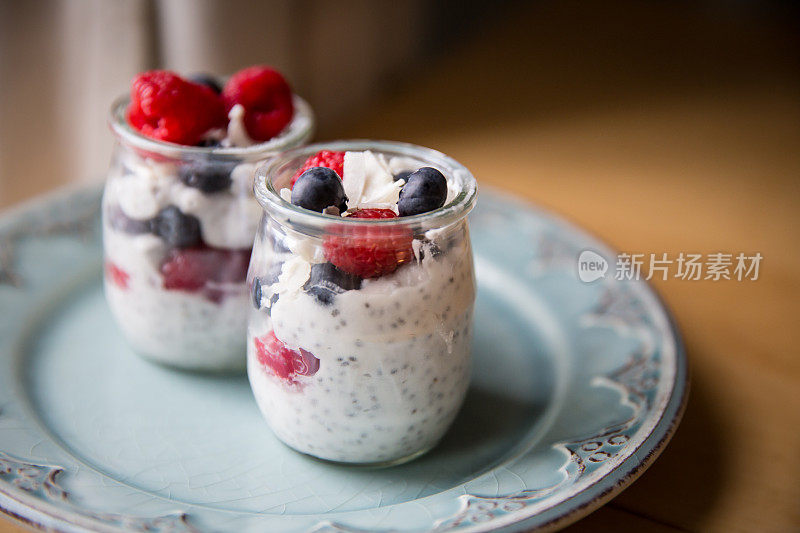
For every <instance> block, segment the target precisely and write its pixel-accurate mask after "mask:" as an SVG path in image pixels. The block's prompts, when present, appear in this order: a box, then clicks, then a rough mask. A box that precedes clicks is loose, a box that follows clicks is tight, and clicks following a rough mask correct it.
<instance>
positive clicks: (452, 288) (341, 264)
mask: <svg viewBox="0 0 800 533" xmlns="http://www.w3.org/2000/svg"><path fill="white" fill-rule="evenodd" d="M320 168H322V169H324V170H319V169H320ZM426 169H427V170H426ZM340 174H341V179H340V177H339V176H340ZM334 179H335V180H339V181H338V183H337V182H336V181H333V180H334ZM337 185H338V187H337ZM315 187H316V189H315ZM340 189H341V190H340ZM320 191H322V192H324V193H325V194H322V197H323V200H322V201H321V203H320V202H318V201H317V200H318V199H319V198H320V195H319V194H315V193H318V192H320ZM331 191H332V192H331ZM475 194H476V186H475V181H474V178H473V177H472V175H471V174H470V173H469V171H467V170H466V169H465V168H464V167H463V166H461V165H460V164H458V163H457V162H456V161H454V160H452V159H451V158H449V157H447V156H444V155H443V154H440V153H438V152H435V151H433V150H428V149H425V148H422V147H418V146H413V145H407V144H402V143H389V142H380V141H341V142H338V143H330V144H326V145H318V146H311V147H306V148H303V149H299V150H293V151H291V152H289V153H287V154H284V155H282V156H281V157H280V158H278V159H276V160H274V161H272V162H270V163H269V164H268V165H266V166H265V167H262V168H261V169H259V171H258V172H257V174H256V196H257V198H258V199H259V201H260V202H261V204H262V206H263V207H264V215H263V218H262V221H261V225H260V227H259V232H258V235H257V237H256V241H255V246H254V250H253V256H252V258H251V263H250V270H249V274H248V284H249V286H250V290H251V312H250V318H249V326H248V336H247V338H248V343H247V350H248V356H247V370H248V376H249V378H250V384H251V386H252V389H253V392H254V395H255V398H256V401H257V403H258V405H259V408H260V409H261V412H262V413H263V415H264V417H265V418H266V420H267V422H268V423H269V425H270V427H271V428H272V430H273V431H274V433H275V434H276V435H277V436H278V438H280V439H281V440H282V441H283V442H284V443H286V444H288V445H289V446H291V447H292V448H294V449H296V450H299V451H301V452H303V453H307V454H310V455H313V456H316V457H319V458H322V459H327V460H331V461H337V462H343V463H358V464H379V465H380V464H397V463H399V462H404V461H405V460H409V459H411V458H414V457H417V456H418V455H420V454H422V453H424V452H425V451H427V450H429V449H431V448H432V447H433V446H435V445H436V443H437V442H438V441H439V440H440V439H441V438H442V436H443V435H444V433H445V432H446V431H447V429H448V427H449V426H450V425H451V423H452V422H453V419H454V418H455V416H456V414H457V413H458V410H459V409H460V407H461V404H462V403H463V400H464V397H465V394H466V391H467V387H468V385H469V375H470V350H471V338H472V312H473V304H474V299H475V278H474V271H473V260H472V252H471V248H470V242H469V231H468V227H467V219H466V214H467V213H468V212H469V210H470V209H471V207H472V205H473V203H474V200H475ZM325 195H327V197H326V196H325ZM314 202H317V203H316V205H314ZM342 202H344V203H342ZM326 204H327V205H326ZM306 206H310V207H306ZM312 208H316V209H319V211H318V212H316V213H314V212H312Z"/></svg>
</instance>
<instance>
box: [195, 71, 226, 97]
mask: <svg viewBox="0 0 800 533" xmlns="http://www.w3.org/2000/svg"><path fill="white" fill-rule="evenodd" d="M189 80H191V81H193V82H195V83H199V84H200V85H205V86H206V87H210V88H211V90H212V91H214V92H215V93H217V94H220V93H221V92H222V85H221V84H220V82H219V80H218V79H217V78H216V77H215V76H212V75H211V74H205V73H203V72H200V73H197V74H192V75H191V76H189Z"/></svg>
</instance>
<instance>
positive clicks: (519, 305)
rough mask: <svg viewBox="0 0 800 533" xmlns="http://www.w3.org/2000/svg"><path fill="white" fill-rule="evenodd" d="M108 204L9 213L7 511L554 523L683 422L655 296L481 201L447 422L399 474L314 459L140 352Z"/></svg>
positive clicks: (2, 264) (236, 403)
mask: <svg viewBox="0 0 800 533" xmlns="http://www.w3.org/2000/svg"><path fill="white" fill-rule="evenodd" d="M99 201H100V190H99V189H97V188H89V189H78V190H72V191H68V192H62V193H59V194H56V195H54V196H50V197H46V198H44V199H41V200H37V201H35V202H33V203H31V204H28V205H27V206H25V207H22V208H20V209H16V210H14V211H11V212H9V213H7V214H5V215H4V216H3V217H2V218H0V317H2V318H1V319H0V507H1V508H3V509H4V510H5V511H6V512H8V513H10V514H13V515H16V516H18V517H21V518H23V519H24V520H27V521H29V522H31V523H33V524H36V525H39V526H41V527H45V528H56V529H58V530H63V531H84V530H102V531H109V530H119V529H124V530H146V531H220V530H227V531H309V530H311V531H347V532H352V531H364V530H366V531H398V530H401V531H429V530H435V531H446V530H459V531H462V530H463V531H485V530H490V529H507V530H520V529H530V528H544V529H553V528H556V527H560V526H563V525H566V524H567V523H569V522H572V521H574V520H577V519H578V518H579V517H581V516H583V515H585V514H587V513H589V512H590V511H592V510H593V509H595V508H596V507H598V506H600V505H601V504H602V503H604V502H605V501H607V500H608V499H609V498H611V497H612V496H614V495H615V494H616V493H618V492H619V491H620V490H622V489H623V488H624V487H625V486H626V485H628V484H629V483H630V482H631V481H633V480H634V479H635V478H636V477H637V476H638V475H639V474H641V473H642V471H643V470H644V469H645V468H646V467H647V466H648V465H649V464H650V463H651V462H652V461H653V460H654V459H655V458H656V456H657V455H658V454H659V452H660V451H661V450H662V449H663V447H664V446H665V444H666V443H667V441H668V440H669V438H670V436H671V435H672V433H673V431H674V430H675V427H676V425H677V423H678V420H679V418H680V415H681V412H682V409H683V405H684V402H685V399H686V391H687V389H686V387H687V385H686V359H685V355H684V352H683V348H682V346H681V341H680V338H679V336H678V333H677V331H676V330H675V325H674V324H673V323H672V321H671V319H670V317H669V314H668V313H667V311H666V310H665V309H664V306H663V305H662V304H661V302H660V301H659V300H658V298H657V297H656V296H655V294H654V293H653V291H652V290H651V289H650V288H649V287H648V286H647V285H646V284H645V283H644V282H630V281H626V282H622V281H615V280H614V279H613V275H607V276H606V278H601V279H599V280H597V281H594V282H592V283H584V282H582V281H580V280H579V279H578V275H577V258H578V255H579V254H580V252H581V251H583V250H585V249H591V250H593V251H595V252H597V253H599V254H600V255H602V256H605V257H606V258H609V259H610V258H613V253H612V252H611V251H610V250H608V249H607V248H606V247H605V246H604V245H603V244H601V243H599V242H598V241H597V240H595V239H593V238H592V237H590V236H588V235H587V234H585V233H584V232H582V231H580V230H578V229H576V228H575V227H574V226H572V225H570V224H568V223H565V222H564V221H562V220H560V219H558V218H556V217H554V216H553V215H551V214H548V213H545V212H542V211H540V210H538V209H536V208H534V207H531V206H528V205H524V204H521V203H518V202H516V201H514V200H512V199H510V198H507V197H504V196H501V195H499V194H497V193H492V192H482V194H481V197H480V200H479V203H478V207H477V208H476V209H475V211H474V212H473V214H472V215H471V229H472V239H473V243H474V248H475V252H476V259H475V260H476V266H477V273H478V285H479V291H478V302H477V308H476V318H475V322H476V324H475V346H474V355H475V364H474V375H473V382H472V387H471V389H470V392H469V395H468V397H467V401H466V404H465V405H464V408H463V410H462V412H461V414H460V415H459V417H458V419H457V420H456V423H455V425H454V427H453V428H452V429H451V431H450V432H449V433H448V434H447V436H446V437H445V440H444V441H443V442H442V443H441V444H440V445H439V446H438V447H437V448H436V449H434V450H433V451H432V452H430V453H429V454H427V455H425V456H424V457H422V458H420V459H418V460H416V461H413V462H411V463H409V464H406V465H403V466H399V467H394V468H388V469H383V470H376V469H363V468H352V467H350V468H348V467H342V466H334V465H331V464H327V463H323V462H319V461H316V460H314V459H311V458H309V457H306V456H303V455H300V454H298V453H295V452H293V451H291V450H289V449H288V448H286V447H285V446H283V445H282V444H280V443H279V442H278V441H277V440H276V439H275V437H273V436H272V434H271V433H270V431H269V429H268V428H267V426H266V424H265V423H264V422H263V421H262V419H261V416H260V415H259V412H258V409H257V407H256V404H255V402H254V401H253V399H252V397H251V395H250V389H249V387H248V384H247V380H246V378H245V377H229V378H215V377H209V376H200V375H193V374H183V373H178V372H174V371H170V370H166V369H164V368H161V367H158V366H154V365H152V364H149V363H147V362H145V361H143V360H141V359H139V358H138V357H136V356H135V355H134V354H133V353H131V351H130V350H129V349H128V348H127V347H126V345H125V343H124V342H123V340H122V337H121V336H120V333H119V331H118V330H117V327H116V326H115V324H114V322H113V321H112V319H111V317H110V316H109V312H108V309H107V308H106V304H105V301H104V299H103V293H102V289H101V281H100V280H101V243H100V234H99V220H98V213H99ZM610 264H611V265H613V264H614V263H613V261H612V262H611V263H610ZM611 270H612V272H610V274H613V266H612V267H611Z"/></svg>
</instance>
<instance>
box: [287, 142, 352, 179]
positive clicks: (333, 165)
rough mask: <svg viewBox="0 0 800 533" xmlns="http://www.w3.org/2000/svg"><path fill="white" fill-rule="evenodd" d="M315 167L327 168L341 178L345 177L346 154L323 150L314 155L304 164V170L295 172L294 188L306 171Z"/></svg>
mask: <svg viewBox="0 0 800 533" xmlns="http://www.w3.org/2000/svg"><path fill="white" fill-rule="evenodd" d="M313 167H326V168H330V169H333V171H334V172H336V174H338V175H339V176H344V152H332V151H330V150H322V151H320V152H317V153H316V154H314V155H312V156H311V157H309V158H308V159H306V162H305V163H303V166H302V168H300V170H298V171H297V172H295V174H294V176H293V177H292V187H294V184H295V183H296V182H297V179H298V178H299V177H300V176H301V175H302V174H303V172H305V171H306V170H308V169H310V168H313Z"/></svg>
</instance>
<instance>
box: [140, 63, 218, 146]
mask: <svg viewBox="0 0 800 533" xmlns="http://www.w3.org/2000/svg"><path fill="white" fill-rule="evenodd" d="M226 120H227V116H226V115H225V107H224V106H223V104H222V101H221V100H220V99H219V97H217V95H216V94H215V93H214V91H213V90H211V89H210V88H209V87H206V86H205V85H200V84H197V83H191V82H189V81H186V80H184V79H183V78H181V77H180V76H178V75H177V74H175V73H174V72H169V71H167V70H152V71H150V72H144V73H142V74H139V75H138V76H136V78H135V79H134V80H133V85H132V86H131V104H130V106H129V107H128V122H130V124H131V126H133V127H134V128H135V129H137V130H139V131H140V132H141V133H142V134H143V135H146V136H148V137H152V138H153V139H158V140H160V141H167V142H173V143H178V144H186V145H194V144H197V143H199V142H200V140H201V138H202V137H203V135H204V134H205V133H206V132H207V131H208V130H210V129H212V128H222V127H225V124H226Z"/></svg>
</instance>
